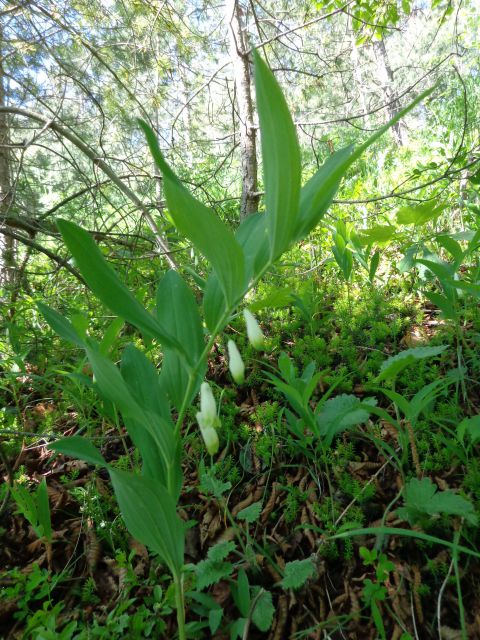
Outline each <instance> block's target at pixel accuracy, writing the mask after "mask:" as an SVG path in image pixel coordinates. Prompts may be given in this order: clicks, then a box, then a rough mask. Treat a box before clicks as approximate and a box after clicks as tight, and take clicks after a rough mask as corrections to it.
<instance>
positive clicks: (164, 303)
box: [157, 271, 223, 410]
mask: <svg viewBox="0 0 480 640" xmlns="http://www.w3.org/2000/svg"><path fill="white" fill-rule="evenodd" d="M222 297H223V296H222ZM157 315H158V319H159V321H160V323H161V325H162V326H164V327H166V329H167V330H168V332H169V333H170V334H171V335H172V336H174V337H175V338H176V340H178V341H179V342H180V343H181V344H182V345H183V346H184V348H185V351H186V354H187V355H186V361H185V360H184V359H183V358H182V357H181V356H180V355H179V354H178V353H177V352H176V351H174V350H173V349H169V348H166V349H164V358H163V364H162V372H161V379H162V384H163V386H164V388H165V390H166V392H167V393H168V395H169V397H170V399H171V400H172V403H173V404H174V405H175V407H176V408H177V410H180V407H181V406H182V403H183V401H184V397H185V393H186V391H187V387H188V383H189V379H190V372H191V370H192V369H193V367H194V366H195V365H196V364H197V361H198V360H199V359H200V356H201V354H202V352H203V349H204V344H205V343H204V339H203V328H202V321H201V319H200V315H199V313H198V307H197V303H196V301H195V297H194V295H193V293H192V292H191V290H190V289H189V287H188V286H187V284H186V283H185V282H184V280H183V279H182V277H181V276H180V275H179V274H178V273H177V272H176V271H169V272H167V273H166V274H165V275H164V277H163V278H162V280H161V281H160V284H159V286H158V291H157ZM204 372H205V363H202V367H201V369H199V370H198V372H197V380H196V384H195V386H194V387H193V388H192V389H191V391H190V397H189V398H188V399H187V402H191V400H192V399H193V397H194V396H195V395H196V393H197V392H198V388H199V386H200V383H201V381H202V379H203V376H204Z"/></svg>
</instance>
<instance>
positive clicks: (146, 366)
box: [120, 344, 173, 428]
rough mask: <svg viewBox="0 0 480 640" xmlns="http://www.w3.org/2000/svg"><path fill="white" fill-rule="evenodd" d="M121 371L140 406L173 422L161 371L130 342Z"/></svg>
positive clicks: (124, 352) (123, 355)
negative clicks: (162, 383)
mask: <svg viewBox="0 0 480 640" xmlns="http://www.w3.org/2000/svg"><path fill="white" fill-rule="evenodd" d="M120 372H121V375H122V378H123V379H124V381H125V383H126V384H127V386H128V390H129V393H130V394H131V395H132V397H133V399H134V400H135V402H136V403H137V404H138V406H140V407H143V408H145V409H147V410H148V411H150V412H152V413H154V414H156V415H158V416H160V417H161V418H163V419H164V420H166V421H167V422H170V424H172V422H171V412H170V405H169V403H168V400H167V396H166V395H165V391H164V389H163V386H162V385H161V383H160V376H159V373H158V371H157V369H156V368H155V366H154V365H153V363H152V362H151V361H150V360H149V359H148V358H147V357H146V355H145V354H144V353H142V351H140V349H137V347H135V346H134V345H133V344H128V345H127V346H126V347H125V349H124V351H123V354H122V360H121V363H120ZM172 428H173V424H172Z"/></svg>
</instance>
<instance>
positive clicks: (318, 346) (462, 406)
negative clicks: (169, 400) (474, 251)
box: [0, 295, 480, 640]
mask: <svg viewBox="0 0 480 640" xmlns="http://www.w3.org/2000/svg"><path fill="white" fill-rule="evenodd" d="M357 303H358V304H357V305H356V307H355V308H356V311H354V312H353V313H351V308H349V306H348V305H349V304H350V302H349V301H348V302H347V301H346V300H344V299H343V298H342V299H341V300H338V301H337V300H332V302H331V305H330V309H329V311H324V312H323V316H322V317H321V318H316V323H317V324H316V329H315V332H311V331H310V330H309V328H308V327H306V326H305V323H304V322H302V321H301V319H299V318H298V317H297V316H298V314H295V313H293V314H292V312H289V313H286V312H282V313H277V316H276V317H275V318H274V319H273V320H272V322H271V324H270V325H269V332H270V334H271V335H270V338H271V342H272V348H271V350H270V354H269V355H267V356H266V358H264V359H263V362H262V361H260V360H259V359H255V358H258V356H254V355H253V354H252V358H251V361H250V362H249V360H248V358H247V359H246V361H247V363H248V364H249V366H250V374H249V376H248V378H247V380H246V383H245V384H244V385H242V386H241V387H235V386H234V385H232V383H231V380H230V379H229V375H228V368H227V366H226V363H225V356H224V353H223V350H222V347H221V345H219V346H218V347H216V348H215V350H214V352H213V353H212V358H211V361H210V369H209V372H208V375H207V377H208V378H209V379H210V380H211V381H212V382H214V383H216V384H217V385H218V386H219V387H220V388H222V389H224V390H225V398H224V400H223V407H222V410H223V409H224V410H225V418H224V425H223V428H224V429H225V433H226V436H225V437H224V438H223V441H222V445H223V446H222V448H221V452H220V453H219V455H218V456H217V457H216V458H215V461H214V462H213V461H210V460H209V459H208V460H207V459H205V460H201V459H202V458H203V456H204V453H203V449H202V444H201V442H200V440H199V438H198V436H197V435H196V433H195V430H193V431H191V432H190V433H189V435H188V436H187V437H186V439H185V448H184V454H185V455H184V458H185V466H184V489H183V493H182V499H181V509H180V515H181V517H182V518H183V519H184V520H185V521H188V522H190V523H191V525H192V526H191V527H190V528H189V529H188V532H187V543H186V553H185V556H186V558H185V560H186V563H188V564H189V565H191V567H192V572H191V574H190V575H191V576H195V575H196V577H197V580H199V579H200V580H203V583H202V584H203V585H204V586H203V588H202V589H200V590H199V589H198V584H197V589H194V578H193V577H191V578H190V579H191V580H192V589H191V592H190V593H189V589H188V588H187V620H188V622H189V625H190V626H189V633H190V637H198V638H200V637H213V638H215V639H217V640H221V639H223V638H225V639H226V638H230V637H237V636H236V635H234V634H235V633H236V632H235V621H236V620H237V619H238V618H239V617H241V616H240V614H239V610H238V602H237V598H236V597H235V593H234V591H235V586H234V585H235V581H236V580H237V579H238V577H239V574H240V572H242V571H243V572H245V573H246V574H248V576H249V580H250V585H254V586H255V588H257V587H258V588H259V590H258V591H257V593H263V591H261V590H265V591H266V592H268V593H270V594H271V595H272V598H271V599H270V601H269V602H270V604H272V603H273V607H274V608H273V610H272V611H269V610H268V609H269V608H268V606H267V608H266V610H265V616H266V617H267V618H268V616H270V618H271V622H270V624H269V625H268V626H269V628H268V629H267V630H263V631H261V630H259V628H261V627H262V624H261V623H260V624H259V625H256V624H251V625H249V629H248V630H247V633H248V637H249V638H257V637H258V638H269V639H270V640H280V639H282V638H318V639H320V638H331V639H332V640H333V639H335V640H336V639H340V638H343V639H345V638H348V639H351V640H367V639H370V640H374V639H376V638H383V637H385V638H389V639H391V640H400V639H402V640H406V639H408V638H418V639H420V640H424V639H428V638H439V637H440V638H443V639H445V640H452V639H457V638H458V639H461V638H464V637H465V634H467V636H466V637H468V638H480V598H479V595H480V561H479V559H478V558H475V557H473V556H469V555H466V554H464V553H461V552H460V553H457V552H455V551H453V552H452V549H451V548H450V547H448V546H445V545H442V544H439V543H437V542H435V539H439V540H444V541H447V542H449V543H452V542H453V543H455V544H457V543H460V544H462V545H463V546H465V547H468V548H471V549H473V550H475V549H476V548H477V546H476V542H477V543H478V534H477V533H476V529H472V528H471V527H469V526H468V522H466V521H465V518H462V517H459V516H455V514H453V516H452V514H451V513H450V514H447V515H448V517H447V516H446V515H445V513H443V514H442V513H439V514H435V515H432V514H430V515H428V514H426V511H427V510H426V511H425V514H424V517H420V516H419V517H418V519H417V520H415V521H412V520H410V521H409V518H408V517H407V515H405V509H403V511H402V509H397V507H399V506H401V505H402V504H403V503H404V499H405V484H406V482H407V481H408V482H411V480H412V478H413V479H417V480H421V479H425V478H428V479H430V481H431V483H433V485H434V486H435V490H438V491H445V492H448V494H449V495H451V493H452V492H453V493H455V494H456V495H457V494H458V493H461V494H462V495H464V496H469V497H470V499H473V501H474V503H475V501H476V504H477V505H478V501H479V499H480V464H479V463H478V455H475V453H474V451H472V452H470V453H469V454H468V455H467V454H465V452H464V450H463V449H462V447H461V445H460V443H459V442H458V440H457V439H456V438H455V433H454V431H455V428H456V426H457V425H458V423H459V421H460V420H461V417H462V416H465V415H466V416H468V415H475V414H476V413H478V407H479V406H480V398H479V395H478V385H476V384H468V385H467V387H466V388H467V394H468V395H467V397H462V393H461V389H459V385H458V384H457V385H456V386H455V385H453V386H447V387H446V388H445V389H443V391H442V393H440V394H438V395H437V396H436V397H435V398H434V399H433V401H432V403H431V404H430V405H429V408H428V411H425V412H424V413H423V414H422V417H421V419H419V421H418V423H416V425H415V433H414V434H413V433H411V432H410V431H409V428H406V436H405V437H406V438H407V440H409V443H410V446H409V451H408V453H407V455H406V459H405V458H404V459H402V460H403V468H399V465H398V460H399V456H400V452H401V450H402V446H403V447H405V439H403V440H402V434H399V431H398V429H397V428H396V427H395V426H394V425H393V424H391V423H390V422H389V421H388V420H386V419H382V418H381V417H378V416H373V415H372V416H370V418H369V419H368V420H365V421H363V422H362V424H360V425H357V426H356V427H355V428H349V429H347V430H345V431H343V432H342V433H340V434H339V435H338V436H337V437H336V438H335V440H334V442H333V443H332V446H331V447H329V448H328V449H325V448H323V449H319V448H316V449H315V447H314V446H313V450H310V451H308V450H306V449H305V443H303V444H302V442H301V439H297V438H295V437H294V435H293V434H292V430H291V429H289V428H287V426H286V418H285V416H286V411H288V405H287V404H286V401H285V399H284V397H283V396H282V394H281V393H280V392H279V391H278V389H276V388H274V385H272V384H271V382H269V381H268V380H267V379H266V376H265V371H266V370H267V369H268V366H269V365H270V366H271V367H274V368H275V370H276V371H277V373H278V370H277V369H276V360H277V359H278V355H279V353H280V352H281V351H284V352H286V353H287V354H288V355H289V356H290V357H291V358H292V361H293V362H295V363H301V367H300V370H301V368H302V366H304V365H305V364H308V362H309V361H310V360H313V361H315V362H316V364H317V367H318V370H319V371H321V372H322V375H321V376H320V378H319V381H318V384H317V386H316V389H315V392H314V394H313V396H312V401H311V403H312V405H314V404H315V402H318V399H319V398H321V397H323V396H324V394H325V392H326V391H327V390H328V389H329V388H330V387H331V386H332V385H334V386H335V394H341V393H344V394H352V393H353V394H354V395H355V396H356V397H357V398H359V399H360V400H362V399H365V398H366V397H368V396H369V394H371V393H372V389H375V388H376V387H375V384H374V382H375V380H374V374H376V373H378V368H379V363H380V364H381V362H382V361H383V360H384V359H385V358H386V357H387V356H388V355H393V354H395V353H397V352H399V351H401V350H404V349H407V348H414V347H418V346H423V345H426V344H428V345H431V344H434V345H438V344H449V345H450V348H449V349H448V350H447V352H445V353H444V354H442V356H441V360H440V362H438V359H437V360H436V361H435V363H434V364H433V363H432V361H430V360H429V361H428V362H427V361H424V360H421V361H420V360H419V361H418V363H415V364H414V365H413V366H411V367H409V368H407V369H406V370H405V371H404V373H403V374H402V376H401V377H400V378H399V381H398V384H397V387H396V389H397V391H398V390H399V389H401V390H402V393H403V394H404V396H406V397H411V396H412V394H414V393H416V392H417V391H418V390H420V389H421V388H422V386H426V385H427V384H429V383H431V382H432V381H434V380H436V379H437V378H439V377H441V376H445V375H447V374H448V371H449V370H450V369H452V368H454V367H455V364H456V360H455V358H456V353H455V348H454V346H452V344H453V343H452V340H453V338H452V335H451V333H450V332H449V331H448V327H447V326H446V325H445V324H444V323H442V322H441V321H439V319H438V315H437V313H436V312H434V311H433V310H432V309H428V308H424V307H423V306H422V305H421V304H420V303H419V301H418V300H415V299H411V300H409V301H408V302H405V301H402V302H399V301H398V300H397V301H395V300H394V299H393V298H391V299H389V300H386V299H384V298H383V297H382V296H369V295H365V296H364V297H363V298H359V299H358V301H357ZM467 329H468V330H467ZM467 329H465V336H467V338H466V339H467V341H468V339H469V338H468V336H471V335H473V331H472V327H471V326H470V327H467ZM233 330H235V328H234V327H233ZM471 346H472V349H474V348H475V344H473V343H472V345H471ZM51 357H52V358H53V357H54V356H53V352H52V355H51ZM55 357H56V356H55ZM57 364H58V363H57ZM57 368H59V367H57ZM60 368H61V367H60ZM45 376H46V371H45V369H43V370H42V369H41V368H39V367H38V366H37V365H33V364H29V363H28V362H25V368H24V370H23V371H21V372H20V373H18V372H17V374H16V375H14V376H13V375H12V376H10V379H9V380H10V387H9V388H7V391H6V392H5V400H6V409H8V410H9V412H10V414H11V416H14V418H15V419H13V418H12V420H11V422H10V424H9V425H7V426H6V429H7V428H8V429H9V435H8V437H4V438H3V444H2V462H1V466H0V473H1V476H2V478H3V481H4V490H3V500H4V504H3V507H2V513H1V520H0V526H1V529H0V535H1V546H0V589H1V592H0V637H1V638H5V639H7V638H8V639H10V638H11V639H17V638H18V639H20V638H38V639H40V638H42V639H48V638H65V639H66V640H68V639H70V638H112V639H113V638H163V637H165V638H174V637H175V633H176V619H175V615H174V612H173V601H172V587H171V584H170V579H169V578H168V576H167V575H166V573H165V570H164V568H163V567H162V565H160V564H159V563H158V561H157V560H156V559H155V558H153V557H152V556H150V555H149V554H148V552H147V549H146V548H145V547H144V546H143V545H141V544H139V543H138V542H136V541H134V540H133V539H131V538H130V537H129V536H128V533H127V532H126V530H125V528H124V525H123V523H122V521H121V518H120V515H119V513H118V508H117V507H116V503H115V500H114V498H113V496H112V490H111V487H110V484H109V480H108V474H107V473H106V472H104V471H102V470H95V468H93V467H92V466H90V465H88V464H87V463H85V462H80V461H77V460H71V459H68V458H65V457H63V456H61V455H54V454H53V453H52V452H51V451H49V450H48V446H47V445H48V442H49V441H51V436H52V434H54V435H55V436H57V437H59V436H65V435H74V434H76V433H78V432H79V431H82V432H84V429H85V423H86V422H92V421H93V422H94V423H95V427H94V429H92V428H91V427H90V428H89V433H90V435H91V437H92V438H93V439H95V440H96V442H97V444H100V445H101V452H102V454H103V456H104V457H105V458H106V460H107V461H109V462H112V463H114V464H118V466H120V467H126V468H128V467H129V466H135V464H136V463H137V460H136V457H135V456H136V453H135V450H134V448H133V447H132V444H131V442H130V440H129V437H128V434H127V433H126V431H125V429H124V427H123V426H122V425H121V424H118V425H114V424H112V423H111V422H109V421H108V420H107V419H106V418H105V416H104V415H102V413H101V412H98V413H97V411H96V409H95V407H93V406H87V405H88V402H87V401H88V398H87V399H86V398H80V399H79V397H78V394H77V392H76V391H75V389H77V387H75V386H74V387H72V389H73V391H72V392H71V394H69V395H62V394H61V393H60V391H59V390H60V389H61V384H62V383H61V378H60V376H59V374H58V372H57V371H55V372H54V371H53V368H52V366H50V374H49V376H47V377H45ZM40 381H42V382H41V384H40ZM5 386H6V387H8V385H5ZM377 387H378V385H377ZM12 389H14V391H12ZM75 396H77V397H75ZM376 397H377V400H378V406H380V407H382V408H384V409H385V411H389V412H390V413H391V414H392V415H394V413H393V409H392V403H391V402H390V400H389V399H388V398H386V397H381V396H380V395H379V394H377V395H376ZM72 398H74V399H75V402H73V401H72ZM79 401H80V405H82V403H83V408H82V409H80V410H79V408H78V406H79V405H78V403H79ZM229 407H230V408H229ZM191 417H192V416H190V418H191ZM392 422H393V420H392ZM401 424H402V425H405V421H401ZM6 429H5V431H4V433H6ZM19 432H20V433H19ZM46 436H47V437H46ZM309 442H310V444H311V440H310V441H309ZM212 465H213V466H212ZM42 478H46V482H47V489H48V498H49V505H50V513H51V523H52V532H53V534H52V542H51V544H49V543H47V542H46V541H45V539H42V538H39V537H38V535H37V534H36V533H35V530H34V528H33V527H32V526H31V524H29V522H28V520H27V519H26V518H25V517H24V514H25V511H23V512H22V509H21V508H20V509H19V508H18V504H17V502H16V501H15V500H13V499H12V497H11V496H8V494H7V491H6V489H5V487H6V485H7V484H8V483H9V482H13V480H15V482H16V483H21V484H22V483H23V484H24V486H27V487H32V486H33V487H35V486H37V485H38V483H39V482H40V480H41V479H42ZM212 478H214V480H212ZM430 497H431V496H430ZM418 499H422V498H421V497H420V498H418ZM423 499H428V498H425V497H424V498H423ZM407 506H408V505H407ZM417 506H418V507H419V509H420V510H421V507H422V505H417ZM447 511H448V510H447ZM239 514H240V517H238V516H239ZM384 527H389V528H393V529H394V530H393V531H391V532H389V533H388V535H385V533H382V532H380V531H379V530H380V528H384ZM368 528H377V529H378V531H377V532H376V533H370V532H364V533H362V534H358V535H354V536H352V537H350V536H348V531H349V529H368ZM405 530H407V531H408V532H410V533H412V532H413V534H414V535H413V537H408V536H407V535H405ZM402 531H403V533H402ZM342 533H343V534H345V535H344V537H339V538H337V539H332V537H333V536H335V535H338V534H342ZM415 533H419V534H420V535H421V534H422V533H423V534H425V535H424V537H423V538H421V537H416V536H415ZM427 536H431V538H430V539H428V537H427ZM222 543H229V544H228V545H223V547H222ZM212 548H216V549H219V548H220V549H223V553H222V554H221V555H220V556H219V558H218V559H217V560H215V559H214V558H213V556H208V558H210V561H211V562H210V565H209V566H208V567H207V564H208V562H209V561H208V559H207V560H206V558H207V553H208V552H209V550H211V549H212ZM305 560H310V565H309V567H313V569H311V568H310V569H307V573H306V575H305V576H304V577H303V578H299V585H296V584H295V585H293V587H292V588H286V587H285V586H284V585H283V584H281V583H282V580H284V579H285V567H286V565H288V563H292V562H294V561H305ZM202 563H203V564H202ZM205 563H207V564H205ZM193 565H194V566H195V567H197V569H195V568H194V567H193ZM291 566H292V565H291ZM293 566H295V565H293ZM198 567H202V568H203V569H205V568H206V567H207V568H208V570H209V571H211V575H207V576H206V577H205V576H204V575H203V574H202V575H201V571H200V570H199V569H198ZM286 584H287V583H285V585H286ZM292 584H293V583H292ZM267 604H268V603H267ZM219 608H220V609H221V610H222V613H223V616H222V615H220V617H221V622H219V625H218V629H216V630H215V632H212V631H211V629H212V628H213V629H214V628H215V624H213V625H212V616H213V617H214V614H212V611H218V609H219ZM462 616H463V617H464V620H463V630H462V621H461V618H462ZM206 621H210V625H211V626H210V627H209V626H208V622H206ZM254 622H255V620H254ZM238 637H242V636H238ZM243 637H247V636H243Z"/></svg>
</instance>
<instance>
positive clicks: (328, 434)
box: [317, 394, 376, 445]
mask: <svg viewBox="0 0 480 640" xmlns="http://www.w3.org/2000/svg"><path fill="white" fill-rule="evenodd" d="M361 404H362V406H360V405H361ZM368 404H371V405H372V406H374V405H375V404H376V401H375V399H374V398H366V399H365V400H364V401H363V403H361V401H360V400H359V399H358V398H357V397H355V396H353V395H349V394H341V395H339V396H335V397H334V398H330V399H328V400H327V401H326V402H325V404H324V405H323V407H322V410H321V411H320V413H319V414H318V415H317V424H318V426H319V429H320V435H321V436H322V437H323V438H324V439H325V443H326V444H327V445H330V444H331V442H332V440H333V438H334V437H335V436H336V435H337V434H338V433H341V432H342V431H344V430H345V429H348V428H350V427H355V426H357V425H359V424H362V423H363V422H365V421H366V420H368V416H369V415H370V414H369V412H368V411H367V410H365V405H368Z"/></svg>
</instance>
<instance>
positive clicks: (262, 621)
mask: <svg viewBox="0 0 480 640" xmlns="http://www.w3.org/2000/svg"><path fill="white" fill-rule="evenodd" d="M260 591H261V592H260ZM259 592H260V594H259ZM252 596H253V599H255V598H256V603H255V607H254V609H253V611H252V614H251V615H252V622H253V624H254V625H255V626H256V627H257V629H259V630H260V631H264V632H265V631H268V630H269V629H270V627H271V626H272V622H273V616H274V615H275V607H274V606H273V602H272V594H271V593H270V591H266V590H265V589H261V590H260V587H253V593H252Z"/></svg>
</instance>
